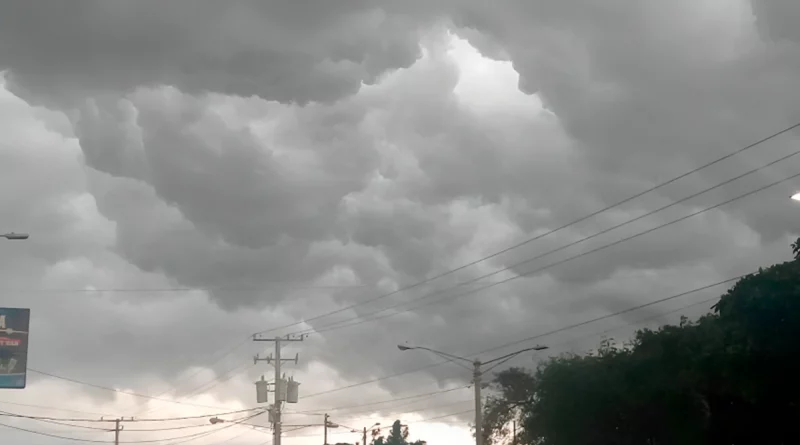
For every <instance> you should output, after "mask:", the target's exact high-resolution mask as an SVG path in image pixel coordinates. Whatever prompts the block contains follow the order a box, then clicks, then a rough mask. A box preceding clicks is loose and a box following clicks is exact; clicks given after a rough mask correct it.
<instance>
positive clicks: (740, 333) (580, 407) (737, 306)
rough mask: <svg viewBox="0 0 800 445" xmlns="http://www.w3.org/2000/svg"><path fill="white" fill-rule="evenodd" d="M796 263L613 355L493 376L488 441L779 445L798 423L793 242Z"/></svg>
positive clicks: (566, 358)
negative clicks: (511, 435)
mask: <svg viewBox="0 0 800 445" xmlns="http://www.w3.org/2000/svg"><path fill="white" fill-rule="evenodd" d="M792 251H793V254H794V255H795V260H794V261H790V262H786V263H782V264H777V265H774V266H771V267H768V268H766V269H760V270H759V271H758V272H757V273H755V274H751V275H748V276H746V277H744V278H742V279H741V280H739V281H738V282H737V283H736V284H735V285H734V286H733V287H732V288H731V289H730V290H728V291H727V292H726V293H725V294H724V295H722V297H721V298H720V300H719V302H718V303H717V304H715V305H714V306H713V312H712V313H710V314H708V315H705V316H703V317H701V318H700V319H699V320H697V321H694V322H690V321H689V320H687V319H685V318H684V319H682V320H681V322H680V323H679V324H678V325H673V326H663V327H661V328H659V329H655V330H651V329H643V330H640V331H638V332H637V333H636V335H635V336H634V338H633V339H631V340H630V341H629V342H628V343H627V344H625V345H622V346H615V345H614V343H613V342H612V341H611V340H606V341H604V342H603V343H602V344H601V345H600V347H599V348H598V349H597V350H596V351H593V352H591V353H589V354H584V355H576V354H567V355H561V356H558V357H553V358H551V359H549V360H547V361H546V362H544V363H542V364H540V365H539V366H538V367H537V369H535V370H524V369H519V368H514V369H510V370H507V371H504V372H501V373H499V374H498V375H497V376H496V377H495V379H494V382H493V387H494V389H495V391H494V393H495V395H494V396H493V397H490V398H489V400H488V401H487V403H486V405H485V413H484V414H485V419H486V426H485V434H486V435H487V438H489V439H491V440H494V441H495V442H499V441H502V440H504V439H507V436H508V424H509V422H510V421H511V420H517V422H518V424H519V427H520V428H519V429H520V433H519V435H518V437H517V443H518V444H520V445H537V444H547V445H571V444H587V445H612V444H613V445H639V444H641V445H656V444H657V445H678V444H681V445H693V444H704V445H705V444H713V445H717V444H719V445H722V444H731V443H735V444H744V445H756V444H788V443H795V442H796V438H795V436H796V433H795V431H794V429H795V428H794V422H795V421H796V419H797V418H799V417H800V379H798V376H800V360H797V359H796V358H795V357H796V356H797V354H798V352H800V259H798V258H800V239H798V241H797V242H795V243H793V244H792Z"/></svg>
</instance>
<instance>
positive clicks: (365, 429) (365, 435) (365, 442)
mask: <svg viewBox="0 0 800 445" xmlns="http://www.w3.org/2000/svg"><path fill="white" fill-rule="evenodd" d="M364 445H367V427H364Z"/></svg>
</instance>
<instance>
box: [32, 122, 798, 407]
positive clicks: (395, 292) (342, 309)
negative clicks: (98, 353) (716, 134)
mask: <svg viewBox="0 0 800 445" xmlns="http://www.w3.org/2000/svg"><path fill="white" fill-rule="evenodd" d="M796 127H800V123H798V124H796V125H793V126H792V127H789V128H787V129H785V130H782V131H781V132H778V133H775V134H773V135H771V136H769V137H767V138H764V139H762V140H760V141H758V142H756V143H754V144H751V145H749V146H747V147H745V148H743V149H740V150H739V151H737V152H734V153H731V154H729V155H726V156H724V157H722V158H719V159H717V160H715V161H713V162H711V163H709V164H705V165H704V166H701V167H698V168H697V169H694V170H692V171H690V172H688V173H685V174H683V175H681V176H678V177H676V178H673V179H672V180H670V181H667V182H665V183H662V184H660V185H658V186H655V187H654V188H652V189H649V190H647V191H645V192H642V193H640V194H638V195H634V196H633V197H631V198H628V199H627V200H623V201H620V202H619V203H617V204H615V205H613V206H609V207H608V208H606V209H603V210H600V211H598V212H596V213H594V214H591V215H589V216H586V217H584V218H583V219H580V220H577V221H575V222H573V223H570V224H567V225H564V226H561V227H560V228H557V229H554V230H552V231H549V232H546V233H545V234H542V235H539V236H537V237H535V238H531V239H530V240H528V241H526V242H523V243H520V244H518V245H516V246H512V247H510V248H508V249H507V250H505V251H501V252H498V253H496V254H494V256H497V255H500V254H501V253H504V252H507V251H508V250H511V249H513V248H516V247H519V246H520V245H522V244H526V243H527V242H530V241H533V240H535V239H540V238H542V237H544V236H547V235H548V234H551V233H555V231H558V230H561V229H563V228H566V227H568V226H570V225H572V224H576V223H577V222H580V221H583V220H585V219H588V218H590V217H592V216H595V215H596V214H599V213H602V212H603V211H606V210H608V209H610V208H613V207H616V206H618V205H621V204H623V203H625V202H628V201H630V200H632V199H635V198H636V197H639V196H641V195H643V194H645V193H648V192H650V191H652V190H655V189H657V188H660V187H663V186H664V185H667V184H669V183H672V182H675V181H677V180H678V179H680V178H683V177H685V176H688V175H689V174H692V173H694V172H695V171H698V170H700V169H703V168H706V167H708V166H710V165H713V164H715V163H717V162H720V161H721V160H724V159H727V158H729V157H731V156H733V155H735V154H737V153H740V152H742V151H744V150H747V149H749V148H752V147H754V146H756V145H759V144H761V143H764V142H766V141H768V140H770V139H772V138H774V137H777V136H778V135H780V134H783V133H786V132H788V131H790V130H792V129H794V128H796ZM795 154H797V152H796V153H793V154H791V155H789V156H786V157H784V158H781V159H779V160H777V161H773V162H772V163H770V164H767V165H765V166H762V167H759V168H757V169H755V170H752V171H749V172H747V173H745V174H743V175H739V176H737V177H735V178H732V179H730V180H728V181H725V182H723V183H722V184H718V185H717V186H714V187H712V188H711V189H714V188H718V187H719V186H721V185H724V184H726V183H729V182H731V181H733V180H735V179H738V178H740V177H742V176H745V175H747V174H751V173H752V172H753V171H757V170H760V169H762V168H765V167H766V166H769V165H773V164H774V163H776V162H779V161H781V160H783V159H786V158H788V157H790V156H793V155H795ZM797 176H800V173H799V174H796V175H793V176H790V177H788V178H785V179H783V180H780V181H776V182H773V183H771V184H769V185H767V186H764V187H761V188H759V189H756V190H754V191H751V192H749V193H745V194H743V195H739V196H737V197H735V198H733V199H729V200H727V201H724V202H722V203H720V204H717V205H715V206H712V207H709V208H706V209H703V210H700V211H698V212H694V213H692V214H689V215H687V216H684V217H682V218H679V219H676V220H673V221H670V222H668V223H665V224H662V225H659V226H656V227H654V228H652V229H649V230H647V231H644V232H640V233H638V234H635V235H633V236H629V237H626V238H623V239H621V240H618V241H616V242H613V243H610V244H607V245H604V246H601V247H599V248H596V249H593V250H590V251H588V252H584V253H582V254H579V255H576V256H573V257H570V258H567V259H566V260H562V261H559V262H556V263H552V264H550V265H548V266H545V267H544V268H540V269H537V270H535V271H533V272H529V273H526V274H521V275H517V276H514V277H511V278H508V279H506V280H502V281H499V282H495V283H491V284H489V285H487V286H484V287H481V288H478V289H474V290H471V291H468V292H466V293H463V294H457V295H454V296H450V297H446V298H443V299H441V300H436V301H434V302H429V303H428V304H430V303H439V302H441V301H443V300H446V299H450V298H457V297H461V296H465V295H469V294H472V293H476V292H479V291H481V290H485V289H487V288H489V287H493V286H496V285H499V284H503V283H506V282H508V281H511V280H514V279H517V278H520V277H522V276H527V275H530V274H532V273H536V272H540V271H542V270H544V269H547V268H550V267H553V266H555V265H558V264H563V263H564V262H567V261H570V260H572V259H576V258H579V257H582V256H584V255H588V254H590V253H593V252H596V251H598V250H602V249H605V248H607V247H611V246H614V245H617V244H619V243H621V242H624V241H627V240H630V239H633V238H636V237H638V236H641V235H645V234H647V233H650V232H653V231H655V230H658V229H660V228H662V227H666V226H668V225H671V224H674V223H677V222H680V221H683V220H685V219H688V218H690V217H693V216H696V215H699V214H701V213H704V212H706V211H709V210H712V209H715V208H718V207H720V206H722V205H725V204H728V203H730V202H733V201H735V200H738V199H741V198H744V197H746V196H749V195H752V194H754V193H757V192H760V191H762V190H765V189H767V188H769V187H772V186H774V185H777V184H779V183H782V182H785V181H788V180H790V179H793V178H795V177H797ZM709 190H710V189H707V190H704V191H703V192H700V193H698V194H694V195H691V196H690V197H688V198H684V200H685V199H689V198H691V197H694V196H697V195H699V194H701V193H705V192H707V191H709ZM678 202H681V201H678ZM678 202H675V203H672V204H670V206H671V205H675V204H677V203H678ZM664 208H666V207H664ZM664 208H660V209H658V210H656V211H660V210H663V209H664ZM653 213H654V212H653ZM650 214H652V213H650ZM642 217H643V216H642ZM640 218H641V217H640ZM630 222H631V221H628V222H626V223H625V224H627V223H630ZM616 227H617V226H615V227H612V228H611V229H606V231H609V230H613V229H614V228H616ZM601 233H605V232H601ZM597 235H598V234H595V235H593V236H597ZM584 240H585V239H584ZM581 241H583V240H579V241H578V242H581ZM568 246H569V245H568ZM568 246H565V247H562V248H560V249H558V250H561V249H563V248H566V247H568ZM549 253H552V252H548V253H545V254H544V255H547V254H549ZM491 257H492V256H488V257H485V258H483V259H480V260H476V261H475V262H474V263H471V264H468V265H465V266H462V268H464V267H468V266H469V265H472V264H477V263H478V262H481V261H485V260H486V259H489V258H491ZM536 258H539V257H535V258H533V259H536ZM533 259H529V260H526V261H525V262H523V263H526V262H529V261H532V260H533ZM523 263H518V264H517V265H520V264H523ZM517 265H515V266H517ZM515 266H511V267H515ZM457 270H461V269H453V270H452V271H450V272H446V273H445V274H440V275H437V276H435V277H432V278H429V279H427V280H424V281H421V282H419V283H416V284H413V285H411V286H406V287H404V288H401V289H398V290H396V291H394V292H392V293H389V294H385V295H383V296H379V297H377V298H374V299H372V300H370V301H375V300H377V299H381V298H385V297H388V296H390V295H394V294H397V293H399V292H401V291H403V290H408V289H410V288H412V287H416V286H419V285H421V284H425V283H427V282H430V281H432V280H434V279H437V278H440V277H442V276H444V275H449V274H450V273H453V272H455V271H457ZM483 278H485V277H483ZM462 284H464V283H462ZM426 297H427V295H426V296H423V298H426ZM417 300H418V299H417ZM413 301H416V300H412V302H413ZM365 303H366V302H360V303H357V304H355V305H350V306H347V307H344V308H341V309H339V310H337V311H333V312H330V313H327V314H322V315H319V316H316V317H312V318H310V319H307V320H305V321H304V322H308V321H312V320H315V319H318V318H322V317H324V316H328V315H333V314H335V313H339V312H342V311H345V310H348V309H351V308H353V307H356V306H360V305H362V304H365ZM404 304H407V303H404ZM426 305H427V304H426ZM423 306H424V305H423ZM417 307H420V306H417ZM389 309H391V308H389ZM384 310H385V309H384ZM408 310H411V309H407V310H405V311H401V312H397V313H393V314H388V315H387V316H394V315H397V314H399V313H403V312H407V311H408ZM378 312H382V311H378ZM378 312H376V313H378ZM374 314H375V313H373V314H372V315H374ZM381 318H386V317H376V318H372V319H365V320H358V321H357V322H356V323H352V324H350V325H341V326H331V327H329V328H328V329H327V330H322V331H320V332H325V331H329V330H333V329H338V328H343V327H349V326H353V325H356V324H360V323H362V322H366V321H374V320H377V319H381ZM301 323H303V322H298V323H294V324H291V325H287V326H284V327H281V328H275V329H270V330H268V331H262V332H261V333H265V332H270V331H274V330H277V329H283V328H285V327H291V326H295V325H298V324H301ZM32 371H34V372H39V373H40V374H43V375H48V376H51V377H54V378H60V379H63V380H67V381H72V382H75V383H79V384H86V385H88V386H93V387H99V388H102V389H106V390H111V391H115V392H120V393H123V394H129V395H135V396H138V397H144V398H149V399H155V400H162V401H168V402H171V403H177V404H184V405H190V406H202V407H205V408H209V407H208V406H203V405H196V404H190V403H185V402H178V401H173V400H167V399H158V398H155V397H153V396H147V395H144V394H136V393H129V392H125V391H119V390H116V389H113V388H106V387H100V386H98V385H93V384H88V383H86V382H79V381H77V380H74V379H68V378H63V377H60V376H56V375H53V374H47V373H44V372H41V371H36V370H32ZM403 374H405V373H400V374H395V375H393V376H387V377H384V378H380V379H373V380H372V381H369V382H365V383H363V384H367V383H372V382H375V381H379V380H384V379H387V378H392V377H394V376H397V375H403ZM360 385H361V384H357V385H351V386H349V387H353V386H360ZM346 388H348V387H345V388H341V389H346ZM337 390H340V389H337ZM321 394H323V393H318V394H315V395H321ZM306 397H309V396H306ZM211 408H216V407H211Z"/></svg>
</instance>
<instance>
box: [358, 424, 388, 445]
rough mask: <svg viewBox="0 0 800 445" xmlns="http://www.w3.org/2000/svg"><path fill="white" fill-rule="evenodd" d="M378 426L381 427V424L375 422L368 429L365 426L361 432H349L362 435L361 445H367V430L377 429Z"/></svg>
mask: <svg viewBox="0 0 800 445" xmlns="http://www.w3.org/2000/svg"><path fill="white" fill-rule="evenodd" d="M378 426H381V423H380V422H375V424H374V425H372V426H370V427H366V426H365V427H364V430H363V431H359V430H357V429H351V430H350V432H351V433H362V434H363V437H362V439H363V441H364V444H363V445H367V430H372V429H373V428H375V427H378Z"/></svg>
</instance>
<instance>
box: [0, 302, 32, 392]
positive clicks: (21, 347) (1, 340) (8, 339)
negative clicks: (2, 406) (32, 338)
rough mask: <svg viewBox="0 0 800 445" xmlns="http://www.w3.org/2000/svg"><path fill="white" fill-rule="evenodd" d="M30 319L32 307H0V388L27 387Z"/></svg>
mask: <svg viewBox="0 0 800 445" xmlns="http://www.w3.org/2000/svg"><path fill="white" fill-rule="evenodd" d="M30 321H31V310H30V309H18V308H0V389H2V388H11V389H22V388H24V387H25V376H26V374H27V370H28V328H29V326H30Z"/></svg>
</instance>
